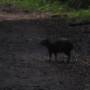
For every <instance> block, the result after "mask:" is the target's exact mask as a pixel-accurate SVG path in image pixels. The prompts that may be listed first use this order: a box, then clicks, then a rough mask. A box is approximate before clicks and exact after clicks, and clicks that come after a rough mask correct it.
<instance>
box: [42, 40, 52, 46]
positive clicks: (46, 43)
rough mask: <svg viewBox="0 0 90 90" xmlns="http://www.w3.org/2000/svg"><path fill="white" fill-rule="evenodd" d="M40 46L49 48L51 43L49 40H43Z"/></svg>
mask: <svg viewBox="0 0 90 90" xmlns="http://www.w3.org/2000/svg"><path fill="white" fill-rule="evenodd" d="M40 44H41V45H43V46H46V47H47V46H48V45H49V44H50V41H49V40H48V39H45V40H42V41H41V42H40Z"/></svg>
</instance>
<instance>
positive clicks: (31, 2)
mask: <svg viewBox="0 0 90 90" xmlns="http://www.w3.org/2000/svg"><path fill="white" fill-rule="evenodd" d="M0 4H2V5H6V4H12V5H15V6H16V7H17V8H21V9H25V10H28V11H30V12H37V11H39V12H51V13H52V14H54V15H60V16H64V17H65V18H68V19H76V20H89V19H90V9H88V10H74V9H71V8H69V7H68V6H67V5H65V4H64V5H63V4H60V3H58V2H54V3H52V4H50V3H48V2H44V0H0Z"/></svg>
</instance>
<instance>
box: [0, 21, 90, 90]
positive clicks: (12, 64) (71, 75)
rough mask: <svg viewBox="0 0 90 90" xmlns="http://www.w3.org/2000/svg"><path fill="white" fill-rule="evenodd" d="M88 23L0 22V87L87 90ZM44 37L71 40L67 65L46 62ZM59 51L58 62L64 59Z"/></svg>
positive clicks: (89, 68)
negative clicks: (70, 54)
mask: <svg viewBox="0 0 90 90" xmlns="http://www.w3.org/2000/svg"><path fill="white" fill-rule="evenodd" d="M86 30H90V25H85V26H80V27H79V26H75V27H71V26H69V24H67V23H65V22H61V21H60V23H57V22H56V21H55V20H54V21H53V20H48V19H46V20H44V19H43V20H16V21H15V20H12V21H1V22H0V90H90V60H89V59H90V33H87V32H85V31H86ZM45 38H50V39H51V40H56V39H60V38H68V39H70V40H71V41H72V42H73V43H74V45H75V50H76V51H72V57H71V62H70V64H66V63H63V62H62V63H56V62H55V61H54V58H52V62H51V63H49V62H48V53H47V49H45V48H44V47H42V46H41V45H40V41H41V40H42V39H45ZM66 58H67V57H66V56H65V55H63V54H60V55H59V57H58V61H66Z"/></svg>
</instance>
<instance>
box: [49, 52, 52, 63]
mask: <svg viewBox="0 0 90 90" xmlns="http://www.w3.org/2000/svg"><path fill="white" fill-rule="evenodd" d="M51 57H52V53H51V52H49V62H51Z"/></svg>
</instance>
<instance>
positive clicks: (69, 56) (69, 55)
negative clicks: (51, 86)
mask: <svg viewBox="0 0 90 90" xmlns="http://www.w3.org/2000/svg"><path fill="white" fill-rule="evenodd" d="M67 56H68V58H67V63H70V58H71V53H68V54H67Z"/></svg>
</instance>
